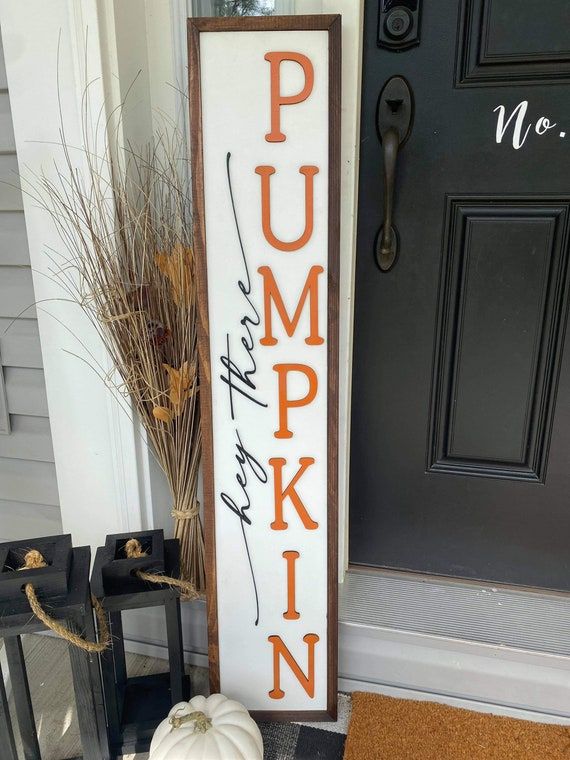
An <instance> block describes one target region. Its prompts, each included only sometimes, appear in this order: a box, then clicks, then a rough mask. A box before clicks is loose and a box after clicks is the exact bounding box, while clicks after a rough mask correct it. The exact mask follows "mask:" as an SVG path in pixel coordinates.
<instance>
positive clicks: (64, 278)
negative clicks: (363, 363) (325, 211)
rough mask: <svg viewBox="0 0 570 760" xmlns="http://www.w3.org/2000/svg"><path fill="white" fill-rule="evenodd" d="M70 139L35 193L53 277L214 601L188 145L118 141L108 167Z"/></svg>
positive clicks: (192, 568) (170, 133) (108, 152)
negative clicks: (45, 223) (202, 503)
mask: <svg viewBox="0 0 570 760" xmlns="http://www.w3.org/2000/svg"><path fill="white" fill-rule="evenodd" d="M108 129H109V128H108ZM61 137H62V139H61V144H62V149H63V156H64V159H63V162H62V164H61V165H58V166H57V167H56V172H55V175H52V176H50V177H47V176H46V175H45V174H42V175H41V176H38V177H36V178H35V181H34V182H32V183H31V188H32V189H31V191H30V190H28V192H31V194H32V195H34V197H35V198H36V200H37V201H38V202H39V203H40V204H41V205H42V206H43V207H44V208H45V209H46V210H47V211H48V212H49V213H50V215H51V217H52V219H53V220H54V222H55V224H56V226H57V228H58V231H59V233H60V236H61V238H62V240H63V242H64V243H65V247H66V250H67V253H66V254H64V255H62V254H61V253H58V256H60V257H61V259H60V260H59V261H57V268H56V270H52V273H53V275H54V276H55V277H56V278H57V279H58V281H59V282H61V284H62V285H63V286H64V288H65V289H66V290H67V292H68V293H69V294H70V296H71V297H73V298H74V300H76V301H77V302H78V303H79V304H80V305H81V307H82V308H83V310H84V311H85V312H86V313H87V315H88V316H89V318H90V319H91V321H92V322H93V324H94V325H95V326H96V328H97V330H98V332H99V334H100V336H101V338H102V340H103V343H104V344H105V346H106V348H107V351H108V353H109V355H110V357H111V360H112V363H113V365H114V367H115V369H116V372H117V373H118V377H119V378H120V380H116V379H112V378H111V380H110V382H111V383H112V385H113V387H114V388H115V390H117V391H118V392H119V393H121V394H122V395H123V396H125V397H128V398H130V400H131V402H132V406H133V407H134V409H135V410H136V412H137V413H138V416H139V417H140V420H141V422H142V424H143V426H144V429H145V430H146V434H147V439H148V441H149V442H150V444H151V447H152V450H153V452H154V454H155V456H156V458H157V460H158V463H159V464H160V466H161V467H162V469H163V470H164V473H165V475H166V478H167V480H168V483H169V486H170V489H171V493H172V505H173V510H172V515H173V517H174V519H175V535H176V537H177V538H179V539H180V542H181V548H182V566H183V572H184V576H185V577H186V578H187V579H188V580H190V581H192V582H193V583H194V584H195V586H196V588H197V589H198V590H203V589H204V588H205V575H204V540H203V531H202V524H201V520H200V514H199V505H198V502H197V499H196V490H197V480H198V469H199V463H200V456H201V430H200V408H199V385H198V374H197V369H198V367H197V363H198V351H197V335H196V312H197V302H196V299H197V294H196V280H195V262H194V256H193V252H192V247H191V244H192V213H191V209H192V205H191V199H190V193H189V189H188V183H187V176H188V172H187V157H186V149H185V145H184V141H183V140H182V138H181V136H180V134H179V133H178V132H177V131H176V129H175V128H171V129H169V130H165V131H164V132H163V133H162V134H158V135H156V136H155V138H154V141H153V144H152V146H150V147H147V148H146V149H144V150H141V151H137V150H135V149H133V148H132V146H126V147H125V146H121V145H119V143H118V139H117V138H116V136H115V137H114V138H113V140H109V139H107V147H106V148H105V150H104V151H103V154H101V155H97V153H96V152H95V151H93V150H91V148H90V147H89V141H88V139H87V137H86V139H85V142H84V147H82V148H80V149H79V151H77V149H75V148H73V147H72V146H70V145H68V144H67V142H66V139H65V134H64V132H63V130H62V132H61ZM107 138H109V135H107ZM86 146H87V147H86ZM78 152H79V154H80V156H79V157H80V159H81V160H80V161H79V162H78V160H77V159H78ZM77 163H79V164H80V165H81V169H78V168H77V166H76V164H77ZM52 261H55V259H54V258H52ZM113 377H116V375H114V376H113Z"/></svg>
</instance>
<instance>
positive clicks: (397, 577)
mask: <svg viewBox="0 0 570 760" xmlns="http://www.w3.org/2000/svg"><path fill="white" fill-rule="evenodd" d="M339 612H340V620H341V622H343V623H347V624H356V625H365V626H371V627H373V628H382V629H392V630H398V631H408V632H412V633H418V634H423V635H428V636H439V637H444V638H452V639H459V640H463V641H471V642H476V643H480V644H490V645H494V646H501V647H510V648H513V649H522V650H526V651H531V652H537V653H541V654H552V655H558V656H563V657H570V615H569V614H568V612H569V594H567V593H564V592H555V591H541V590H538V589H536V588H531V589H526V588H522V587H520V586H504V585H498V584H492V583H482V582H478V581H469V580H461V579H456V578H447V577H440V576H429V575H423V574H419V573H407V572H402V571H397V570H382V569H380V568H367V567H360V566H350V567H349V571H348V573H347V574H346V577H345V580H344V583H343V584H342V585H341V587H340V594H339Z"/></svg>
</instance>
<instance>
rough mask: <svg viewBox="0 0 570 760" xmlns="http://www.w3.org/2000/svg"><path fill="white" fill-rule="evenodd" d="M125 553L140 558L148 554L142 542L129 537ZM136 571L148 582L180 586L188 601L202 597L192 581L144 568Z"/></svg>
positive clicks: (130, 556) (132, 557) (131, 557)
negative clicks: (151, 571)
mask: <svg viewBox="0 0 570 760" xmlns="http://www.w3.org/2000/svg"><path fill="white" fill-rule="evenodd" d="M125 554H126V555H127V557H128V558H129V559H140V558H141V557H146V556H148V555H147V553H146V552H145V550H144V549H143V548H142V545H141V542H140V541H139V540H138V539H136V538H129V540H128V541H127V543H126V544H125ZM135 573H136V575H137V576H138V577H139V578H140V579H141V580H142V581H147V582H148V583H160V584H163V585H167V586H173V587H176V588H179V589H180V590H181V592H182V596H183V597H184V599H186V600H187V601H190V600H192V599H198V598H199V597H200V594H199V593H198V591H197V590H196V586H195V585H194V584H193V583H191V582H190V581H185V580H183V579H182V578H172V577H171V576H170V575H164V574H161V573H147V572H145V571H144V570H136V571H135Z"/></svg>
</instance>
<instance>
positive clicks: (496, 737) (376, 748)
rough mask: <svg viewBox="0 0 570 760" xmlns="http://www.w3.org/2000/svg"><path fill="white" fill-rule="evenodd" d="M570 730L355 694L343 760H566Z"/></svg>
mask: <svg viewBox="0 0 570 760" xmlns="http://www.w3.org/2000/svg"><path fill="white" fill-rule="evenodd" d="M569 758H570V726H559V725H550V724H545V723H531V722H529V721H526V720H517V719H515V718H503V717H498V716H496V715H488V714H483V713H477V712H472V711H471V710H462V709H458V708H456V707H448V706H446V705H439V704H435V703H434V702H415V701H412V700H406V699H392V698H391V697H383V696H380V695H379V694H368V693H364V692H355V693H354V694H353V695H352V718H351V721H350V725H349V729H348V737H347V740H346V750H345V755H344V760H547V759H548V760H569Z"/></svg>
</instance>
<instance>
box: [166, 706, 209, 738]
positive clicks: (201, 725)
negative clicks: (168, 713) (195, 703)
mask: <svg viewBox="0 0 570 760" xmlns="http://www.w3.org/2000/svg"><path fill="white" fill-rule="evenodd" d="M192 720H193V721H194V731H193V733H195V734H205V733H206V731H207V730H208V729H209V728H212V719H211V718H208V717H207V716H206V715H204V713H203V712H200V711H198V710H197V711H196V712H191V713H188V715H173V716H172V717H171V718H170V725H171V726H172V728H171V731H174V729H175V728H180V727H181V726H183V725H184V724H185V723H190V721H192Z"/></svg>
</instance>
